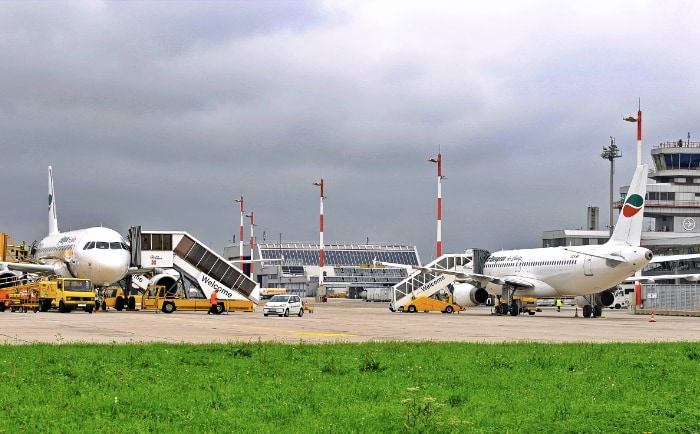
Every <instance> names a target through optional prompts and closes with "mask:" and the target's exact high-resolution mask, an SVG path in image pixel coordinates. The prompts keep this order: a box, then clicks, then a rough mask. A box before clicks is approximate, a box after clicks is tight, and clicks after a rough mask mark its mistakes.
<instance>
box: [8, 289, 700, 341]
mask: <svg viewBox="0 0 700 434" xmlns="http://www.w3.org/2000/svg"><path fill="white" fill-rule="evenodd" d="M309 303H311V304H312V305H313V306H314V312H313V313H305V314H304V316H303V317H302V318H298V317H289V318H280V317H264V316H263V314H262V308H261V307H258V308H257V311H256V312H253V313H242V312H241V313H230V314H223V315H218V316H217V315H207V314H206V312H175V313H172V314H165V313H162V312H153V311H148V312H145V311H144V312H138V311H137V312H126V311H122V312H117V311H114V310H110V311H107V312H99V313H93V314H87V313H85V312H72V313H68V314H61V313H58V312H53V311H52V312H45V313H41V312H39V313H32V312H29V313H19V312H7V311H6V312H2V313H0V342H1V343H3V344H26V343H32V342H49V343H68V342H99V343H113V342H114V343H125V342H153V341H160V342H174V343H180V342H188V343H203V342H257V341H258V340H259V339H260V340H263V341H276V342H287V343H298V342H301V341H303V342H306V343H320V342H335V341H342V342H365V341H460V342H504V341H511V342H512V341H537V342H667V341H696V342H697V341H700V318H697V317H666V316H660V315H655V319H656V322H650V321H649V320H650V316H647V315H630V314H628V313H627V312H626V311H625V310H611V309H604V311H603V314H604V317H602V318H583V317H581V316H580V315H581V309H579V310H578V314H579V317H575V316H574V315H575V309H574V308H573V307H570V306H566V307H564V308H562V311H561V312H557V311H556V308H554V307H545V308H543V312H540V313H537V314H536V315H533V316H530V315H521V316H518V317H510V316H495V315H492V314H491V309H490V308H488V307H478V308H470V309H467V310H466V311H465V312H462V313H460V314H451V315H447V314H442V313H439V312H429V313H424V312H419V313H413V314H409V313H392V312H390V311H389V309H388V303H367V302H364V301H361V300H344V299H330V300H329V301H328V302H327V303H316V302H314V301H313V300H312V299H309Z"/></svg>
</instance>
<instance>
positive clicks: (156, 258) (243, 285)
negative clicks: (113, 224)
mask: <svg viewBox="0 0 700 434" xmlns="http://www.w3.org/2000/svg"><path fill="white" fill-rule="evenodd" d="M135 240H138V242H134V241H135ZM131 241H132V246H131V248H132V260H134V262H135V263H137V264H139V263H140V265H141V266H143V267H145V268H154V269H156V268H160V269H175V270H177V271H178V272H179V273H181V274H184V276H183V278H187V279H188V280H189V281H191V282H192V281H194V282H196V283H197V285H198V286H199V288H200V289H201V290H202V292H203V294H204V296H205V297H207V298H209V297H210V296H211V293H212V292H214V290H215V289H217V290H218V291H219V293H218V297H219V299H230V300H250V301H253V302H254V303H256V304H257V303H258V302H259V301H260V294H259V288H258V286H257V284H256V283H255V281H254V280H252V279H251V278H249V277H248V276H246V275H245V274H244V273H243V272H242V271H241V270H240V269H239V268H237V267H236V266H234V265H232V264H231V263H230V262H229V261H227V260H226V259H225V258H224V257H222V256H220V255H219V254H217V253H215V252H214V251H213V250H211V249H210V248H209V247H207V246H206V245H204V244H203V243H201V242H199V241H198V240H197V239H196V238H195V237H193V236H192V235H190V234H188V233H186V232H178V231H141V230H140V228H138V227H133V228H132V229H131Z"/></svg>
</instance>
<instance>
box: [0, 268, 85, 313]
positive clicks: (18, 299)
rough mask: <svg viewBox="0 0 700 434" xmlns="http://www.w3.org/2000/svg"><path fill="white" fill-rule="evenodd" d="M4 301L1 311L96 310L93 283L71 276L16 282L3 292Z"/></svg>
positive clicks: (0, 304)
mask: <svg viewBox="0 0 700 434" xmlns="http://www.w3.org/2000/svg"><path fill="white" fill-rule="evenodd" d="M0 299H1V300H2V302H1V303H0V310H6V309H10V310H12V311H23V312H27V311H29V310H32V311H34V312H36V311H41V312H46V311H48V310H49V309H52V308H55V309H58V311H59V312H62V313H63V312H70V311H72V310H74V309H82V310H84V311H85V312H88V313H92V311H93V309H94V308H95V292H94V291H93V288H92V282H90V280H88V279H74V278H68V277H59V278H56V277H53V276H52V277H50V278H45V279H41V280H31V279H27V278H24V279H15V280H14V282H13V284H12V285H11V286H5V287H4V288H3V289H2V294H1V295H0Z"/></svg>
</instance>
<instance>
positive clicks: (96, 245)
mask: <svg viewBox="0 0 700 434" xmlns="http://www.w3.org/2000/svg"><path fill="white" fill-rule="evenodd" d="M90 249H101V250H107V249H110V250H127V251H128V250H129V246H128V245H127V244H126V243H125V242H123V241H112V242H108V241H90V242H87V243H85V247H83V250H90Z"/></svg>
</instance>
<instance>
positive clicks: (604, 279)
mask: <svg viewBox="0 0 700 434" xmlns="http://www.w3.org/2000/svg"><path fill="white" fill-rule="evenodd" d="M648 170H649V169H648V165H640V166H638V167H637V168H636V170H635V172H634V177H633V178H632V182H631V184H630V188H629V192H628V194H627V198H626V200H625V203H624V205H623V206H622V209H621V212H620V216H619V218H618V220H617V225H616V226H615V229H614V231H613V234H612V236H611V237H610V239H609V240H608V242H606V243H605V244H601V245H588V246H567V247H545V248H537V249H522V250H504V251H499V252H495V253H493V254H491V255H489V256H488V258H487V259H486V261H485V263H484V268H483V272H482V273H481V274H475V273H468V272H460V271H451V270H443V269H430V268H422V269H423V270H424V271H431V272H434V273H442V274H451V275H454V276H455V277H456V283H454V284H453V286H454V288H453V300H454V302H455V303H457V304H459V305H461V306H465V307H467V306H476V305H479V304H482V303H485V302H486V301H487V299H488V297H489V295H495V296H496V297H497V298H498V299H499V301H500V303H499V304H498V306H496V311H497V313H499V314H508V313H509V314H510V315H511V316H517V315H518V314H519V313H520V302H519V299H518V298H519V297H535V298H543V297H552V298H560V297H565V296H574V297H575V300H576V303H577V304H578V305H579V306H580V307H581V308H582V309H583V316H584V317H586V318H589V317H591V315H592V316H601V314H602V307H603V306H608V305H610V304H611V303H612V302H613V301H614V295H613V294H612V293H611V292H609V291H607V290H608V289H609V288H612V287H614V286H616V285H618V284H619V283H621V282H622V281H623V280H625V279H626V278H628V277H629V276H631V275H633V274H634V273H635V272H637V271H638V270H641V269H642V268H643V267H644V266H645V265H647V264H648V263H649V261H651V260H652V258H653V254H652V252H651V251H650V250H649V249H646V248H644V247H641V246H640V241H641V234H642V220H643V217H644V198H645V195H646V181H647V175H648ZM415 268H420V267H415ZM514 296H516V298H514Z"/></svg>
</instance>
